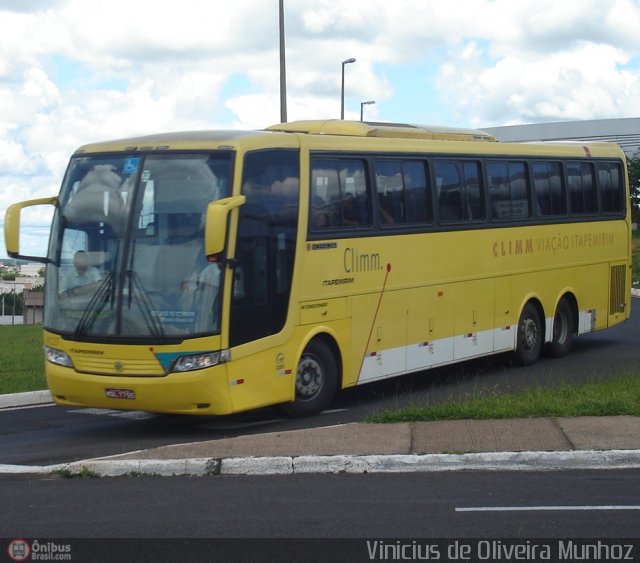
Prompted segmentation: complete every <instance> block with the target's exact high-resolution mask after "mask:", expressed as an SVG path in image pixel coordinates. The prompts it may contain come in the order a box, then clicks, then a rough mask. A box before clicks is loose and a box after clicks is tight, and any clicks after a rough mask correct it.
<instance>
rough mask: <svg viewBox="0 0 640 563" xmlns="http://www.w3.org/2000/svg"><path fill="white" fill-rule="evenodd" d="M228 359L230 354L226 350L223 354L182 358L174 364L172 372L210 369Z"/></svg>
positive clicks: (213, 353)
mask: <svg viewBox="0 0 640 563" xmlns="http://www.w3.org/2000/svg"><path fill="white" fill-rule="evenodd" d="M227 357H228V354H227V352H226V350H223V351H221V352H206V353H204V354H193V355H189V356H180V357H179V358H178V359H177V360H176V361H175V363H174V364H173V369H172V370H171V371H174V372H175V371H194V370H197V369H205V368H210V367H213V366H217V365H218V364H221V363H223V362H226V361H227Z"/></svg>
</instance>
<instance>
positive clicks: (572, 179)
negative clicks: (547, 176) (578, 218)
mask: <svg viewBox="0 0 640 563" xmlns="http://www.w3.org/2000/svg"><path fill="white" fill-rule="evenodd" d="M567 184H568V186H569V202H570V206H571V213H573V214H575V215H586V214H590V213H595V212H596V211H597V200H596V184H595V181H594V173H593V164H591V163H590V162H569V163H567Z"/></svg>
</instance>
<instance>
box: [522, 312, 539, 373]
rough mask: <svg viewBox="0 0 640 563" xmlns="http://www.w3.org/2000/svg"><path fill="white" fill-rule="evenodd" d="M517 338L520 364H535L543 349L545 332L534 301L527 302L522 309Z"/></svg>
mask: <svg viewBox="0 0 640 563" xmlns="http://www.w3.org/2000/svg"><path fill="white" fill-rule="evenodd" d="M517 338H518V342H517V345H516V357H517V359H518V361H519V362H520V364H522V365H523V366H530V365H532V364H535V363H536V362H537V361H538V358H539V357H540V351H541V350H542V342H543V332H542V321H541V320H540V313H539V312H538V308H537V307H536V306H535V305H534V304H533V303H527V304H526V305H525V306H524V309H522V313H521V314H520V320H519V321H518V337H517Z"/></svg>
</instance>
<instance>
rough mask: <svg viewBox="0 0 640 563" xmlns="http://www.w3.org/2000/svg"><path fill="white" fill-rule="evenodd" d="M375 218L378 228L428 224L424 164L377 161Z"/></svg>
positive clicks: (429, 201) (428, 212) (428, 206)
mask: <svg viewBox="0 0 640 563" xmlns="http://www.w3.org/2000/svg"><path fill="white" fill-rule="evenodd" d="M375 174H376V189H377V191H378V204H379V207H378V217H379V222H380V223H381V224H382V225H388V224H404V223H427V222H431V218H432V212H431V197H430V195H429V189H428V186H427V179H426V175H425V167H424V163H422V162H417V161H406V160H405V161H402V160H378V161H376V164H375Z"/></svg>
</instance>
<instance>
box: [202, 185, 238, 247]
mask: <svg viewBox="0 0 640 563" xmlns="http://www.w3.org/2000/svg"><path fill="white" fill-rule="evenodd" d="M246 200H247V198H246V197H245V196H243V195H236V196H232V197H227V198H224V199H219V200H218V201H213V202H211V203H210V204H209V206H208V207H207V218H206V223H205V228H204V253H205V254H206V255H207V256H212V255H214V254H219V253H220V252H222V251H223V250H224V248H225V245H226V244H225V243H226V238H227V222H228V219H229V213H231V211H232V210H233V209H235V208H236V207H240V206H241V205H243V204H244V203H245V201H246Z"/></svg>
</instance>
